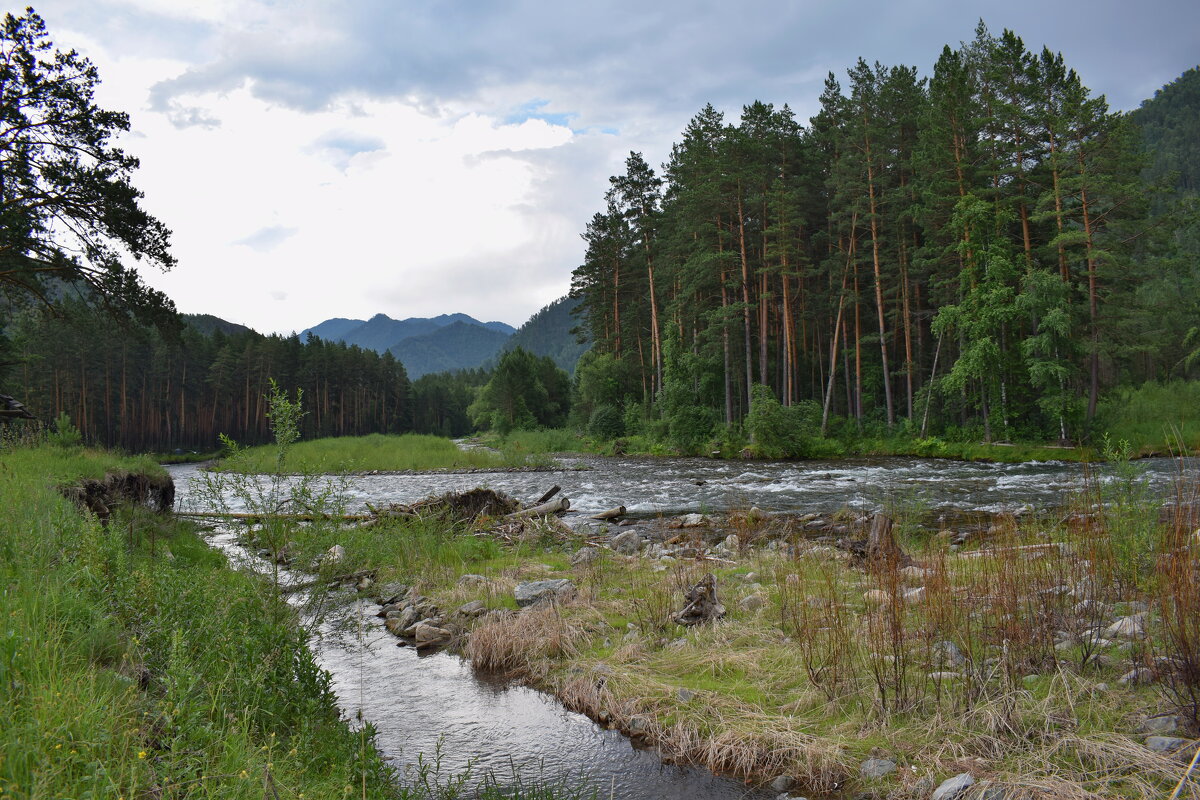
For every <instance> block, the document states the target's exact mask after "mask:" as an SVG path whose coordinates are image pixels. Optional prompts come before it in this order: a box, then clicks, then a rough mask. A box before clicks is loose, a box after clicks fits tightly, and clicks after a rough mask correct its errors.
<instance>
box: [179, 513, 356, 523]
mask: <svg viewBox="0 0 1200 800" xmlns="http://www.w3.org/2000/svg"><path fill="white" fill-rule="evenodd" d="M175 516H177V517H193V518H196V519H241V520H258V519H280V520H287V521H290V522H315V521H316V520H340V521H342V522H362V521H363V520H369V519H375V515H373V514H271V513H266V514H264V513H261V512H260V513H257V514H252V513H248V512H234V511H176V512H175Z"/></svg>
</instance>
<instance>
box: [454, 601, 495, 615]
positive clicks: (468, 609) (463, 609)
mask: <svg viewBox="0 0 1200 800" xmlns="http://www.w3.org/2000/svg"><path fill="white" fill-rule="evenodd" d="M454 613H455V614H458V615H459V616H462V617H466V618H467V619H474V618H475V617H480V616H483V615H484V614H486V613H487V606H485V605H484V604H483V601H482V600H472V601H471V602H469V603H463V604H462V605H461V606H459V607H458V610H457V611H455V612H454Z"/></svg>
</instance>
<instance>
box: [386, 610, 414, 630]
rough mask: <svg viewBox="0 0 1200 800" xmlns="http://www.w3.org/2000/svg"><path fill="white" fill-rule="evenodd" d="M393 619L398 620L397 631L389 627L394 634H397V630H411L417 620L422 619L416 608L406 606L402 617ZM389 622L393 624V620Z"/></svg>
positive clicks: (401, 613) (401, 614)
mask: <svg viewBox="0 0 1200 800" xmlns="http://www.w3.org/2000/svg"><path fill="white" fill-rule="evenodd" d="M392 619H395V620H396V626H395V629H393V628H392V626H391V625H389V626H388V630H389V631H392V633H395V632H396V631H397V630H399V631H403V630H405V629H406V628H411V627H412V626H413V625H414V624H416V622H417V620H418V619H420V614H419V613H418V612H417V609H416V607H415V606H405V608H404V609H403V610H402V611H401V612H400V616H399V617H393V618H392ZM388 622H391V620H390V619H389V620H388Z"/></svg>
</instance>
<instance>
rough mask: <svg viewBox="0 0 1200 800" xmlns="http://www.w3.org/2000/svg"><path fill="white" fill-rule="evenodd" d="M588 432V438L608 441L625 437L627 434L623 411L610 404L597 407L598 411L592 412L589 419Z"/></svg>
mask: <svg viewBox="0 0 1200 800" xmlns="http://www.w3.org/2000/svg"><path fill="white" fill-rule="evenodd" d="M587 432H588V436H592V437H595V438H596V439H603V440H606V441H607V440H610V439H616V438H617V437H619V436H623V435H624V434H625V420H624V417H623V415H622V413H621V409H620V408H618V407H617V406H615V405H608V404H606V405H601V406H596V410H595V411H593V412H592V416H591V418H590V419H588V426H587Z"/></svg>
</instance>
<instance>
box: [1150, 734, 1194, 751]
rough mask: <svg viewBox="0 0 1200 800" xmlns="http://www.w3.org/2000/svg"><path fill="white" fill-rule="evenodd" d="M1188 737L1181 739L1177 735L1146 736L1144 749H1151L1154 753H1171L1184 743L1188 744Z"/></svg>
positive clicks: (1189, 741)
mask: <svg viewBox="0 0 1200 800" xmlns="http://www.w3.org/2000/svg"><path fill="white" fill-rule="evenodd" d="M1190 743H1191V740H1190V739H1181V738H1179V737H1178V736H1147V737H1146V749H1147V750H1153V751H1154V752H1155V753H1166V754H1168V755H1169V754H1171V753H1174V752H1175V751H1176V750H1179V749H1180V748H1181V747H1183V746H1184V745H1187V744H1190Z"/></svg>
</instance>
